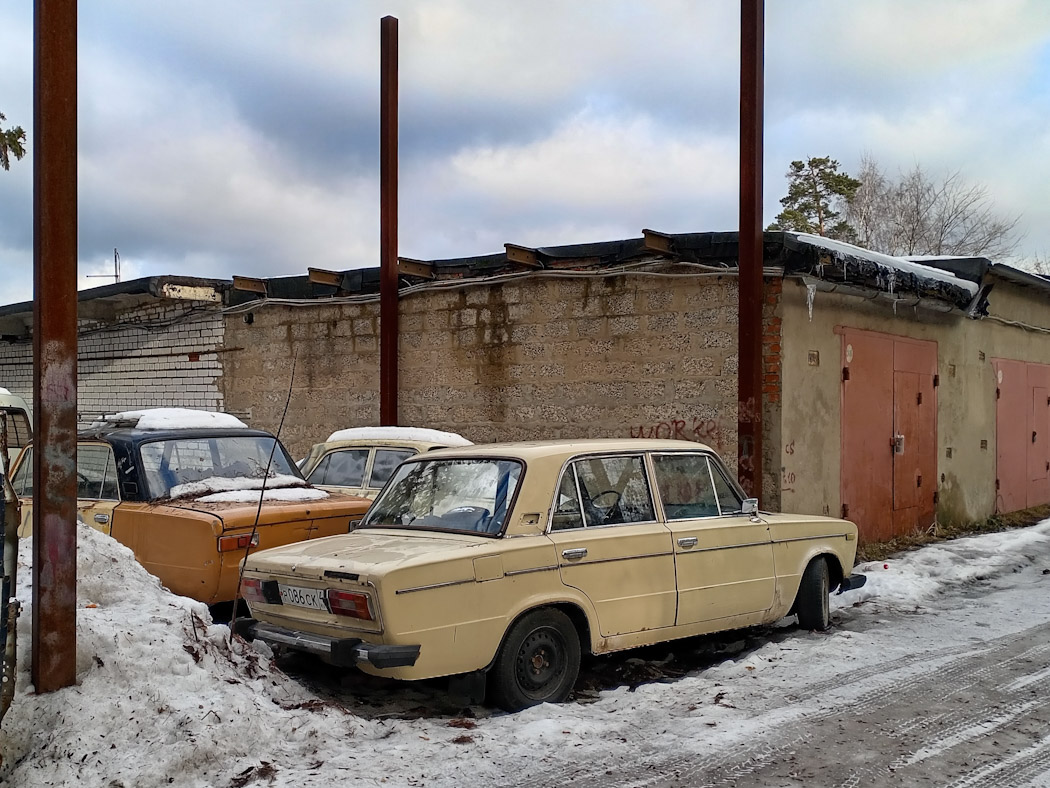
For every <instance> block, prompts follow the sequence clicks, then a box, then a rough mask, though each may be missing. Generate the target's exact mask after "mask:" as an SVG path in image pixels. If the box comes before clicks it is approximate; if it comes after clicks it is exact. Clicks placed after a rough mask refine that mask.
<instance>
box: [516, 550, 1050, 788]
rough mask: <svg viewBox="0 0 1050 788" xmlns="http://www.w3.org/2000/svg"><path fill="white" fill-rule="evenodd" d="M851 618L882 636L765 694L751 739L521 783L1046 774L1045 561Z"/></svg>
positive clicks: (977, 781) (963, 778) (654, 787)
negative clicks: (822, 670) (856, 664)
mask: <svg viewBox="0 0 1050 788" xmlns="http://www.w3.org/2000/svg"><path fill="white" fill-rule="evenodd" d="M846 627H847V628H850V629H853V630H854V631H856V632H858V633H864V632H868V633H869V634H870V633H871V632H872V631H873V630H874V631H877V635H878V637H879V638H883V639H886V648H885V650H882V649H880V648H878V647H877V646H876V647H875V648H869V649H868V650H867V653H866V654H865V660H864V661H865V662H866V663H867V664H866V665H864V666H863V667H860V668H856V669H852V670H848V671H844V672H839V673H835V674H834V675H829V676H828V677H827V678H824V679H820V678H819V677H818V678H817V680H814V681H807V682H806V683H803V684H800V685H799V686H797V687H794V688H792V689H791V690H789V691H787V692H785V693H784V695H783V697H782V698H780V699H779V700H775V699H774V700H772V702H769V700H770V699H767V700H766V702H765V703H764V704H763V703H762V702H760V703H759V704H758V705H757V706H756V707H755V708H752V709H751V710H750V712H751V720H750V730H749V733H748V736H747V737H746V738H745V739H744V740H743V741H741V740H740V738H739V737H737V738H736V739H735V740H734V741H733V742H732V743H731V744H729V745H727V746H722V747H719V746H718V745H717V744H715V745H714V746H713V747H712V748H711V749H712V751H711V752H710V753H709V754H706V755H700V756H698V755H697V753H695V752H693V753H681V754H678V755H676V754H673V753H671V752H666V751H661V750H659V749H655V750H653V751H650V752H648V753H646V754H644V755H640V756H639V757H637V758H631V757H630V756H627V757H624V758H622V759H618V762H617V763H616V764H615V767H614V768H608V767H609V765H608V764H606V765H605V768H602V766H601V765H596V768H589V767H588V766H587V765H577V766H575V767H572V768H568V769H565V768H564V767H563V768H562V769H559V770H557V771H546V772H544V773H541V774H535V775H533V776H532V777H531V778H530V779H526V780H517V781H514V783H513V784H514V785H516V786H518V788H528V786H537V787H538V786H545V787H548V788H553V787H554V786H567V785H572V786H632V787H633V788H634V787H637V788H640V787H641V786H646V787H647V788H671V787H672V786H674V787H678V786H683V787H684V786H689V788H701V787H710V788H722V787H723V786H724V787H726V788H728V787H730V786H732V787H733V788H742V787H743V786H756V787H762V788H765V787H767V786H769V787H773V786H775V787H777V788H779V787H781V786H794V785H807V786H821V787H823V786H834V787H835V788H855V787H859V786H943V787H944V788H1022V787H1034V786H1050V574H1045V573H1044V571H1042V570H1040V569H1039V567H1038V566H1033V567H1031V568H1029V569H1028V570H1027V571H1021V570H1020V569H1019V570H1018V571H1017V572H1015V573H1012V574H1007V575H1005V576H1001V577H998V578H994V579H992V580H989V581H986V582H977V583H975V584H971V585H967V586H965V587H962V588H957V589H954V590H953V591H951V592H950V593H948V594H944V595H942V596H940V597H938V598H937V599H936V600H935V601H934V602H933V603H932V604H930V605H929V606H924V608H923V609H922V610H920V611H913V612H910V613H908V612H902V611H897V612H887V611H882V612H881V613H880V612H878V611H877V610H876V611H873V612H872V614H871V615H862V616H859V617H857V618H856V619H854V620H853V621H851V622H849V623H848V624H846ZM1004 629H1006V630H1009V631H1008V632H1006V633H1005V634H1000V633H1001V631H1002V630H1004ZM876 642H877V641H876ZM891 646H892V648H891ZM818 673H819V672H818ZM559 772H560V773H559ZM507 784H508V785H509V784H512V783H510V782H508V783H507Z"/></svg>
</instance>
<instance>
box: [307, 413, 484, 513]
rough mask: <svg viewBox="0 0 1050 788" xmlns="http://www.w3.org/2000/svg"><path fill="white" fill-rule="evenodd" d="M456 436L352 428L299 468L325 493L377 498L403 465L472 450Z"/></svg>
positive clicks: (313, 453)
mask: <svg viewBox="0 0 1050 788" xmlns="http://www.w3.org/2000/svg"><path fill="white" fill-rule="evenodd" d="M470 445H472V444H471V442H470V441H469V440H467V439H466V438H464V437H463V436H462V435H458V434H457V433H455V432H444V431H442V430H434V429H429V428H426V427H351V428H349V429H344V430H337V431H335V432H333V433H332V434H331V435H329V436H328V440H326V441H324V442H323V443H317V444H314V446H313V447H311V449H310V453H309V454H308V455H307V456H306V458H305V459H304V460H302V461H301V462H300V464H299V467H300V468H301V469H302V472H303V476H305V477H306V479H307V480H308V481H309V482H310V484H312V485H314V486H315V487H320V488H321V489H322V490H341V491H343V492H348V493H351V494H352V495H361V496H364V497H365V498H375V497H376V496H377V495H378V494H379V491H380V490H381V489H383V485H384V484H386V483H387V481H389V479H390V476H391V474H393V472H394V469H395V468H397V466H398V465H400V464H401V462H402V461H404V460H407V459H408V458H409V457H414V456H415V455H417V454H422V453H423V452H428V451H432V450H434V449H442V448H446V447H449V446H470Z"/></svg>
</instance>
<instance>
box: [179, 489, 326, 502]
mask: <svg viewBox="0 0 1050 788" xmlns="http://www.w3.org/2000/svg"><path fill="white" fill-rule="evenodd" d="M327 497H328V493H327V492H325V491H324V490H315V489H314V488H312V487H311V488H309V489H306V488H303V487H284V488H280V489H270V488H269V487H267V488H266V490H265V491H264V492H263V494H262V499H263V500H264V501H321V500H324V499H325V498H327ZM197 500H198V501H199V502H200V503H258V501H259V493H258V492H256V491H255V490H231V491H229V492H218V493H212V494H211V495H205V496H203V497H201V498H198V499H197Z"/></svg>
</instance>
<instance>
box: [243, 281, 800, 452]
mask: <svg viewBox="0 0 1050 788" xmlns="http://www.w3.org/2000/svg"><path fill="white" fill-rule="evenodd" d="M679 272H680V271H679ZM778 284H779V282H778ZM767 310H768V311H769V312H770V314H768V315H767V318H766V327H767V332H768V331H774V330H775V333H776V334H777V335H778V336H779V324H777V325H776V326H774V323H773V321H774V320H779V318H776V317H775V315H773V314H772V311H773V310H775V306H773V305H769V306H767ZM245 318H246V314H245V313H241V314H230V315H228V316H227V319H226V320H227V322H226V341H227V345H228V346H229V348H230V351H229V352H228V354H227V355H226V357H225V369H224V372H225V375H224V379H223V383H224V393H225V398H226V403H227V407H228V408H229V409H231V410H234V411H240V412H245V413H249V414H250V417H251V423H252V424H253V425H255V426H260V427H264V428H268V429H276V428H277V425H278V423H279V422H280V419H281V415H282V412H283V410H284V406H285V400H286V395H287V392H288V387H289V383H290V378H291V374H292V364H293V358H294V363H295V375H294V383H292V397H291V400H290V402H289V408H288V412H287V415H286V417H285V423H284V427H283V428H282V432H281V434H282V437H283V438H284V440H285V442H286V443H287V444H288V445H289V447H290V448H291V450H292V451H293V452H294V453H297V454H302V453H304V452H305V451H306V449H307V448H308V447H309V446H310V444H312V443H314V442H317V441H320V440H323V439H324V438H326V437H327V436H328V434H329V433H330V432H331V431H333V430H335V429H339V428H343V427H350V426H359V425H374V424H378V419H379V337H378V331H379V305H378V303H375V302H372V303H364V304H343V305H335V304H320V303H313V304H307V305H303V306H286V305H267V306H261V307H258V308H256V309H255V310H253V311H252V314H251V317H250V321H251V322H248V321H247V320H246V319H245ZM736 323H737V281H736V278H735V277H732V276H703V277H701V276H683V277H681V278H677V277H676V278H671V277H655V276H637V275H618V276H613V277H602V278H598V277H588V278H530V279H522V280H516V281H513V282H506V283H502V284H485V285H475V286H470V287H463V288H458V289H448V290H430V291H423V292H418V293H415V294H411V295H408V296H406V297H404V298H403V299H402V301H401V305H400V329H401V343H400V371H399V375H400V395H399V412H400V422H401V423H402V424H405V425H412V426H426V427H434V428H438V429H445V430H453V431H456V432H460V433H462V434H463V435H465V436H467V437H468V438H470V439H471V440H474V441H476V442H488V441H497V440H524V439H538V438H571V437H629V436H638V437H661V438H681V439H688V440H697V441H702V442H705V443H708V444H709V445H711V446H713V447H714V448H715V449H716V450H717V451H718V452H719V453H721V454H722V456H723V457H725V458H726V460H727V461H728V462H729V464H730V467H733V468H735V466H736V422H737V413H736V410H737V405H736V400H737V352H736V343H737V325H736ZM774 347H775V345H774V343H772V342H770V343H769V344H768V345H767V353H774V354H775V353H776V350H774ZM767 363H769V364H779V362H778V361H775V362H774V361H773V360H767ZM777 368H778V369H779V367H777ZM767 431H768V430H767ZM768 456H769V453H768V452H767V457H768Z"/></svg>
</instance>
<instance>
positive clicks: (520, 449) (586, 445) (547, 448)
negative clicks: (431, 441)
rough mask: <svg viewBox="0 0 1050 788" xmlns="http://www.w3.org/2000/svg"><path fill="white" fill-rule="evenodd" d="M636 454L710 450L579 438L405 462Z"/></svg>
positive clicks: (460, 450) (456, 450)
mask: <svg viewBox="0 0 1050 788" xmlns="http://www.w3.org/2000/svg"><path fill="white" fill-rule="evenodd" d="M640 451H694V452H695V451H709V452H713V451H714V450H713V449H712V448H711V447H710V446H708V445H706V444H704V443H696V442H694V441H680V440H663V439H656V438H581V439H566V440H551V441H517V442H513V443H481V444H475V445H474V446H456V447H453V448H448V449H435V450H434V451H432V452H427V453H426V454H424V455H419V456H418V457H414V458H412V459H411V460H407V461H406V462H412V461H418V460H419V459H421V458H425V459H429V458H432V457H433V458H439V457H463V458H468V457H492V456H499V457H513V458H515V459H520V460H525V461H526V462H528V461H529V460H539V459H544V458H552V459H554V458H564V457H571V456H575V455H577V454H607V453H610V452H617V453H619V452H640Z"/></svg>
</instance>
